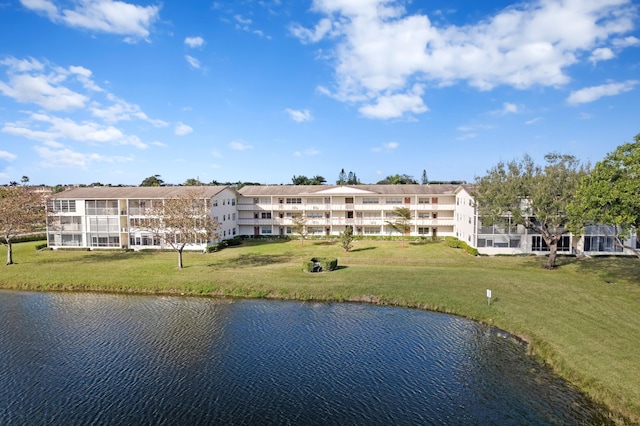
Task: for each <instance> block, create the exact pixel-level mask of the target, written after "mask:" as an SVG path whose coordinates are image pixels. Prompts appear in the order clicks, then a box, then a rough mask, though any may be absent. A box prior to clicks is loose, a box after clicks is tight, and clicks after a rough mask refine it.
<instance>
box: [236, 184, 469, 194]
mask: <svg viewBox="0 0 640 426" xmlns="http://www.w3.org/2000/svg"><path fill="white" fill-rule="evenodd" d="M457 187H458V185H452V184H442V185H343V186H342V188H343V189H347V190H348V189H349V188H354V191H353V195H361V194H359V192H360V191H368V192H371V193H374V194H380V195H422V194H425V195H431V194H433V195H438V194H439V195H443V194H453V193H454V191H455V189H456V188H457ZM335 188H341V186H339V185H263V186H243V187H242V188H240V190H239V191H238V192H239V193H240V195H242V196H244V197H259V196H268V195H276V196H278V195H282V196H287V195H314V194H317V193H321V192H322V191H327V190H332V189H335ZM318 195H321V194H318ZM327 195H330V194H327Z"/></svg>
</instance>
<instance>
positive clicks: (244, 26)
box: [233, 14, 271, 40]
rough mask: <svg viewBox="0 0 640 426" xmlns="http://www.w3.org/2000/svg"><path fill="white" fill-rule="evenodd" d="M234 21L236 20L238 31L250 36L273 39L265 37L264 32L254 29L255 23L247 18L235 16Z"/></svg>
mask: <svg viewBox="0 0 640 426" xmlns="http://www.w3.org/2000/svg"><path fill="white" fill-rule="evenodd" d="M233 19H235V20H236V29H238V30H242V31H245V32H247V33H250V34H255V35H257V36H260V37H264V38H266V39H268V40H270V39H271V36H268V35H265V34H264V32H263V31H262V30H256V29H252V28H251V25H252V24H253V21H252V20H251V19H250V18H245V17H243V16H242V15H239V14H238V15H234V17H233Z"/></svg>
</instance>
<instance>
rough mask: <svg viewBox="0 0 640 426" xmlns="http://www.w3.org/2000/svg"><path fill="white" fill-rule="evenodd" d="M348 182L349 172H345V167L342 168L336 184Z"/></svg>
mask: <svg viewBox="0 0 640 426" xmlns="http://www.w3.org/2000/svg"><path fill="white" fill-rule="evenodd" d="M346 183H347V174H346V173H345V172H344V169H342V170H340V173H339V174H338V180H337V181H336V185H344V184H346Z"/></svg>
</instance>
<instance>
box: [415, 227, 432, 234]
mask: <svg viewBox="0 0 640 426" xmlns="http://www.w3.org/2000/svg"><path fill="white" fill-rule="evenodd" d="M418 235H429V228H426V227H418Z"/></svg>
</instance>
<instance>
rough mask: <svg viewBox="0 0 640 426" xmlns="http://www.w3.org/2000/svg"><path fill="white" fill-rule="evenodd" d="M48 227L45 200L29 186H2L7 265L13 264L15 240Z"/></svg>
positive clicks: (0, 221)
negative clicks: (22, 235)
mask: <svg viewBox="0 0 640 426" xmlns="http://www.w3.org/2000/svg"><path fill="white" fill-rule="evenodd" d="M45 228H46V214H45V200H44V198H43V196H42V194H40V193H37V192H35V191H34V190H32V189H30V188H29V187H27V186H10V187H8V186H5V187H0V243H2V244H3V245H5V246H6V247H7V265H12V264H13V240H15V238H16V237H17V236H19V235H21V234H27V233H30V232H35V231H42V230H43V229H45Z"/></svg>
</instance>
